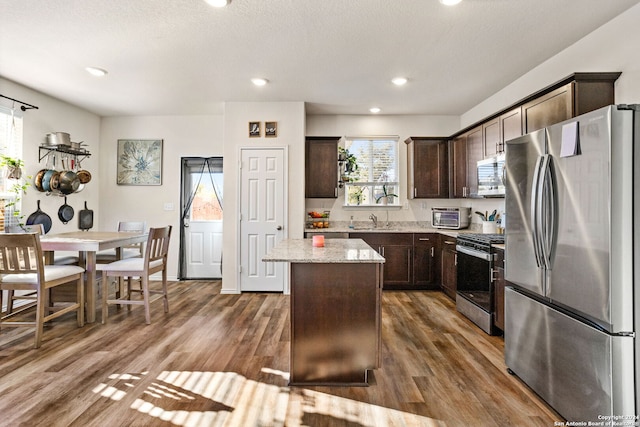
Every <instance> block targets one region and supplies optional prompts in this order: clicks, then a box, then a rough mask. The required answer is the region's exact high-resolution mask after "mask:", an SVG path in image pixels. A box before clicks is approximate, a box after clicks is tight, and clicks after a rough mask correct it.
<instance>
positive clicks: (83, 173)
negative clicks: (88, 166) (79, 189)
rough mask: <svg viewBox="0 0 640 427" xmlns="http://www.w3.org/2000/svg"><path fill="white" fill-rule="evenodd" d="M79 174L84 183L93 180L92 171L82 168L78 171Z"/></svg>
mask: <svg viewBox="0 0 640 427" xmlns="http://www.w3.org/2000/svg"><path fill="white" fill-rule="evenodd" d="M77 175H78V179H79V180H80V182H81V183H82V184H86V183H87V182H89V181H91V172H89V171H88V170H84V169H81V170H79V171H78V173H77Z"/></svg>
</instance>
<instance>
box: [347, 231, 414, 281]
mask: <svg viewBox="0 0 640 427" xmlns="http://www.w3.org/2000/svg"><path fill="white" fill-rule="evenodd" d="M349 238H351V239H362V240H364V241H365V242H366V243H367V244H368V245H369V246H371V247H372V248H373V249H375V250H376V251H377V252H378V253H379V254H380V255H382V256H383V257H384V259H385V265H384V282H383V284H384V287H385V288H386V289H409V288H412V287H413V274H412V270H413V234H412V233H349Z"/></svg>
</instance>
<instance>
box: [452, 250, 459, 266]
mask: <svg viewBox="0 0 640 427" xmlns="http://www.w3.org/2000/svg"><path fill="white" fill-rule="evenodd" d="M453 265H458V254H457V253H456V254H455V255H454V257H453Z"/></svg>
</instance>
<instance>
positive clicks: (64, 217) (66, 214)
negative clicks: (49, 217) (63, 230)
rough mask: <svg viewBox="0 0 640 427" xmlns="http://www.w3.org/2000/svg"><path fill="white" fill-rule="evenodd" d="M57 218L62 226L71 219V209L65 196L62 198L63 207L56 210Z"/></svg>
mask: <svg viewBox="0 0 640 427" xmlns="http://www.w3.org/2000/svg"><path fill="white" fill-rule="evenodd" d="M58 218H60V221H62V223H63V224H66V223H68V222H69V221H71V220H72V219H73V207H72V206H71V205H68V204H67V196H65V197H64V205H62V206H60V209H58Z"/></svg>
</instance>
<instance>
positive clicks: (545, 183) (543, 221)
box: [538, 154, 556, 270]
mask: <svg viewBox="0 0 640 427" xmlns="http://www.w3.org/2000/svg"><path fill="white" fill-rule="evenodd" d="M551 161H552V157H551V156H550V155H549V154H545V155H544V158H543V161H542V172H541V175H540V176H541V180H542V182H541V185H540V188H541V192H540V194H539V197H540V199H539V200H540V206H539V208H540V209H539V212H540V216H539V217H538V230H539V239H540V249H541V259H542V265H543V267H544V268H545V269H546V270H551V260H552V255H553V254H552V250H553V248H554V247H555V242H554V240H555V229H556V202H555V201H556V194H555V183H554V176H553V170H552V164H551Z"/></svg>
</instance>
